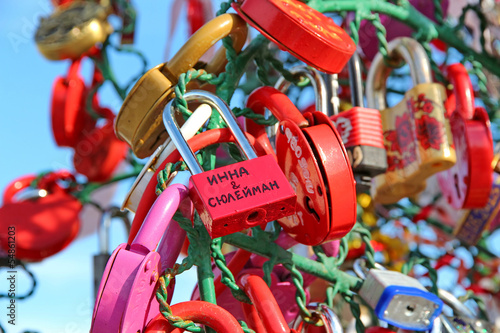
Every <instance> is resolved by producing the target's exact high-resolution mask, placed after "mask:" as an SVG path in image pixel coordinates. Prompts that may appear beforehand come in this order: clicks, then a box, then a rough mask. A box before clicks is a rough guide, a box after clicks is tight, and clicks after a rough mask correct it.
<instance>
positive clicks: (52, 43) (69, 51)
mask: <svg viewBox="0 0 500 333" xmlns="http://www.w3.org/2000/svg"><path fill="white" fill-rule="evenodd" d="M107 16H108V13H107V10H106V8H105V7H103V6H101V5H99V4H97V3H95V2H89V1H74V2H71V3H68V4H64V5H61V6H58V7H57V8H56V10H55V12H54V13H52V15H50V16H49V17H47V18H42V19H41V21H40V25H39V26H38V29H37V31H36V34H35V42H36V45H37V47H38V50H39V51H40V53H42V55H43V56H44V57H45V58H47V59H49V60H62V59H76V58H79V57H81V56H82V55H83V54H84V53H86V52H88V51H89V50H90V49H91V48H92V47H93V46H94V45H96V44H97V43H103V42H104V41H105V40H106V38H108V36H109V34H111V32H112V31H113V27H112V26H111V25H110V24H109V23H108V21H107Z"/></svg>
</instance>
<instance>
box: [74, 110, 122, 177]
mask: <svg viewBox="0 0 500 333" xmlns="http://www.w3.org/2000/svg"><path fill="white" fill-rule="evenodd" d="M99 113H101V114H103V115H105V116H106V118H107V119H106V121H105V123H104V125H103V126H102V127H96V128H94V129H93V130H92V131H91V132H89V133H87V134H85V135H84V136H83V137H82V138H81V139H80V140H79V141H78V143H77V144H76V146H75V155H74V156H73V164H74V166H75V170H76V171H77V172H78V173H81V174H82V175H85V176H86V177H87V178H88V180H89V181H92V182H103V181H106V180H108V179H110V178H111V176H112V174H113V172H114V171H115V170H116V168H117V167H118V165H119V164H120V163H121V162H122V161H123V159H125V157H126V156H127V151H128V146H127V144H126V143H125V142H123V141H121V140H119V139H118V138H117V137H116V135H115V131H114V127H113V117H114V115H113V112H112V111H111V110H110V109H107V108H101V109H100V111H99Z"/></svg>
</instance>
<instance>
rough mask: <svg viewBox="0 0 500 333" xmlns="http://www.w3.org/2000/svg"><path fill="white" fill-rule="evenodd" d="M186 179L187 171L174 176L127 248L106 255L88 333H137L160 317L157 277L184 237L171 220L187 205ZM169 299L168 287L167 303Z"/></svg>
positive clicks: (171, 260) (174, 257)
mask: <svg viewBox="0 0 500 333" xmlns="http://www.w3.org/2000/svg"><path fill="white" fill-rule="evenodd" d="M188 177H189V175H188V173H187V172H179V173H178V174H177V176H176V178H174V179H173V180H172V181H171V182H170V184H169V186H168V187H167V188H166V189H165V190H164V191H163V192H162V193H161V194H160V196H159V197H158V198H157V200H156V201H155V203H154V204H153V206H152V207H151V210H150V211H149V213H148V215H147V216H146V218H145V220H144V223H143V224H142V227H141V229H140V230H139V233H137V235H136V236H135V238H134V240H133V241H132V243H131V244H127V243H124V244H121V245H120V246H118V247H117V248H116V249H115V251H114V252H113V254H112V255H111V258H110V259H109V260H108V263H107V265H106V269H105V271H104V274H103V278H102V280H101V284H100V286H99V291H98V294H97V299H96V302H95V305H94V312H93V315H92V326H91V329H90V332H93V333H97V332H131V333H132V332H137V331H141V332H142V331H143V330H144V328H145V327H146V325H147V324H148V323H149V321H150V320H151V319H153V318H154V317H155V316H156V315H157V314H159V305H158V301H157V300H156V297H155V290H156V286H157V282H158V279H159V276H160V275H161V274H163V273H164V270H165V269H166V268H169V267H170V268H171V267H173V265H174V264H175V262H176V260H177V257H178V256H179V253H180V250H181V247H182V243H183V241H184V238H185V237H186V233H185V231H184V230H183V229H182V228H181V227H180V226H179V225H178V223H177V222H175V221H174V220H173V219H172V218H173V216H174V213H175V212H176V210H177V209H181V211H182V207H183V205H191V202H190V200H186V198H187V197H188V192H189V190H188V189H187V187H186V185H187V184H188V180H189V178H188ZM162 236H163V237H162ZM160 239H161V242H160ZM159 242H160V243H159ZM172 294H173V289H172V288H169V292H168V300H167V301H168V302H170V300H171V298H172Z"/></svg>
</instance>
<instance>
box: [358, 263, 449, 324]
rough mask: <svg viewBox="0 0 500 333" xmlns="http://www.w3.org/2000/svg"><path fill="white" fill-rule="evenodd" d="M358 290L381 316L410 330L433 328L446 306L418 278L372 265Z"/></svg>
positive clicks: (390, 322)
mask: <svg viewBox="0 0 500 333" xmlns="http://www.w3.org/2000/svg"><path fill="white" fill-rule="evenodd" d="M358 294H359V296H360V297H361V298H362V299H363V300H364V301H365V302H367V303H368V305H370V306H371V307H372V309H373V310H374V312H375V314H376V315H377V317H378V318H379V319H380V320H384V321H386V322H388V323H389V324H391V325H394V326H396V327H399V328H403V329H407V330H415V331H425V330H428V329H431V328H432V324H433V321H434V319H435V318H436V317H437V316H439V315H440V313H441V310H442V307H443V301H442V300H441V299H439V298H438V297H437V296H436V295H434V294H432V293H430V292H429V291H427V289H425V288H424V286H422V284H421V283H420V282H418V280H416V279H414V278H412V277H410V276H407V275H404V274H402V273H400V272H395V271H388V270H380V269H370V270H369V271H368V273H367V274H366V279H365V281H364V282H363V285H362V286H361V289H360V290H359V293H358Z"/></svg>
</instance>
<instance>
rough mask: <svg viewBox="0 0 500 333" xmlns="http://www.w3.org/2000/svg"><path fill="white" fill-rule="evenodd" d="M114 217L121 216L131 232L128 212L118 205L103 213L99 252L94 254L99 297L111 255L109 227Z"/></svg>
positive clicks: (127, 229) (99, 231)
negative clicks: (100, 286)
mask: <svg viewBox="0 0 500 333" xmlns="http://www.w3.org/2000/svg"><path fill="white" fill-rule="evenodd" d="M113 218H120V220H121V221H122V222H123V224H124V225H125V230H126V231H127V235H128V234H129V233H130V226H131V224H130V219H129V218H128V213H127V212H122V211H120V208H118V207H109V208H107V209H106V210H105V211H104V212H103V213H102V217H101V221H100V222H99V226H98V228H97V236H98V243H99V254H97V255H95V256H94V298H96V297H97V291H98V290H99V285H100V284H101V279H102V276H103V274H104V271H105V270H106V264H107V263H108V260H109V258H110V256H111V253H110V252H109V238H110V233H109V228H110V226H111V221H112V220H113Z"/></svg>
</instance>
